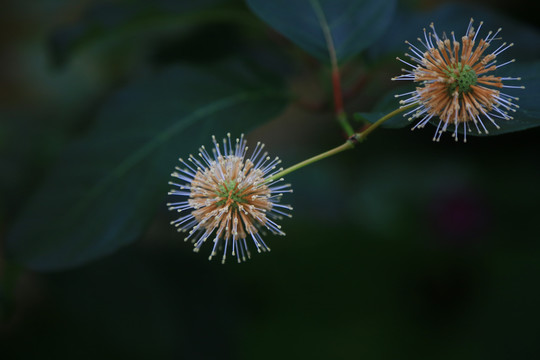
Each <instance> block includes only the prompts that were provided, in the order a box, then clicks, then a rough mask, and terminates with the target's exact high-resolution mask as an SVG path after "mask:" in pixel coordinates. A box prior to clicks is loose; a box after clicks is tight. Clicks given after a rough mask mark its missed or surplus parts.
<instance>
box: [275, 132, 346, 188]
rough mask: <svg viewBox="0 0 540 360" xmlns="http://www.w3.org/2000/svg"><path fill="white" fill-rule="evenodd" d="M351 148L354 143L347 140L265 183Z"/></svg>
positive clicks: (281, 172)
mask: <svg viewBox="0 0 540 360" xmlns="http://www.w3.org/2000/svg"><path fill="white" fill-rule="evenodd" d="M352 148H354V142H353V141H351V140H347V141H346V142H345V143H344V144H341V145H340V146H338V147H336V148H333V149H332V150H328V151H326V152H323V153H322V154H319V155H316V156H313V157H311V158H309V159H307V160H304V161H302V162H299V163H298V164H296V165H293V166H291V167H289V168H287V169H285V170H282V171H280V172H278V173H277V174H275V175H274V176H271V177H269V178H268V180H267V182H270V181H273V180H276V179H279V178H281V177H282V176H285V175H287V174H288V173H291V172H293V171H295V170H298V169H300V168H303V167H304V166H306V165H309V164H312V163H314V162H317V161H319V160H322V159H325V158H327V157H330V156H332V155H335V154H339V153H340V152H342V151H345V150H349V149H352Z"/></svg>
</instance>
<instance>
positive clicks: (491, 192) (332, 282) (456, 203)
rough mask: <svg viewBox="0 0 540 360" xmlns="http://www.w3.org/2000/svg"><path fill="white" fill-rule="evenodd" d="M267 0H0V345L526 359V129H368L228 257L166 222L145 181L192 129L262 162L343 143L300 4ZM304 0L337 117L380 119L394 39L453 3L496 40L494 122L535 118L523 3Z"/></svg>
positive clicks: (171, 353) (183, 150) (536, 270)
mask: <svg viewBox="0 0 540 360" xmlns="http://www.w3.org/2000/svg"><path fill="white" fill-rule="evenodd" d="M271 3H272V4H278V2H275V3H274V2H262V1H254V0H253V1H252V0H249V1H246V3H244V2H243V1H240V0H206V1H197V2H193V1H187V0H186V1H179V0H176V1H173V0H159V1H152V2H147V1H135V0H132V1H128V0H125V1H97V0H95V1H94V0H85V1H67V0H43V1H40V2H18V1H8V2H6V3H5V4H3V5H2V7H3V9H2V11H1V12H0V27H1V28H2V32H0V33H1V35H0V46H1V51H0V65H1V66H0V79H1V82H2V87H1V89H0V174H1V175H0V196H1V198H0V242H1V245H2V246H1V250H0V279H1V283H0V285H1V286H0V303H1V305H2V307H1V311H0V316H2V318H1V319H0V344H1V345H2V346H0V352H1V354H2V355H0V356H1V357H2V358H4V357H5V358H6V359H34V358H36V357H40V358H50V359H64V358H65V359H72V358H80V359H95V358H103V359H108V358H111V359H112V358H115V359H117V358H133V359H147V358H160V359H161V358H165V359H167V358H171V359H173V358H174V359H176V358H186V359H201V358H202V359H204V358H209V359H212V358H220V359H254V358H255V359H266V358H268V359H271V358H272V359H273V358H276V357H282V358H298V357H301V358H307V357H309V358H313V359H328V358H354V357H366V358H378V359H384V358H389V359H396V358H397V359H409V358H410V359H419V358H420V359H423V358H425V359H433V358H436V359H456V358H459V359H479V358H492V359H507V358H523V359H533V358H537V357H538V356H539V355H540V345H538V342H537V341H536V338H537V334H538V323H540V311H539V310H538V306H537V304H538V303H539V301H540V290H539V289H538V287H537V283H538V278H539V277H540V266H539V264H540V261H539V260H540V242H539V240H538V239H539V238H540V236H539V232H538V227H537V219H538V216H540V210H539V208H538V201H539V200H540V188H539V187H538V184H539V183H540V164H539V162H538V161H537V154H538V150H539V148H538V141H537V139H538V136H539V135H540V132H539V128H532V129H529V130H527V131H521V132H512V133H509V134H505V135H504V136H494V137H477V138H472V139H470V140H469V142H468V143H467V144H461V143H458V144H456V143H454V141H453V140H452V139H451V137H450V136H448V137H443V138H442V140H441V143H438V144H433V143H432V142H431V137H432V132H431V131H429V129H425V130H424V131H415V132H412V133H411V132H410V131H409V130H407V129H398V130H390V129H388V130H385V129H381V130H380V131H377V132H376V133H374V134H372V135H371V136H370V138H369V140H368V141H367V142H365V143H363V144H362V145H360V146H359V147H358V149H356V150H354V151H350V152H348V153H345V154H343V155H340V156H338V157H336V158H332V159H331V160H325V161H323V162H321V163H318V164H316V165H313V166H311V167H308V168H305V169H302V170H300V171H298V172H295V173H293V174H291V175H289V176H288V177H287V180H288V181H290V182H291V183H292V184H293V186H294V190H295V193H294V194H293V195H292V196H290V197H288V200H290V202H291V203H292V205H293V206H294V208H295V211H294V217H293V219H290V220H288V219H287V220H286V221H284V222H283V229H284V230H285V231H286V232H287V236H286V237H283V238H282V237H268V242H269V245H270V247H271V248H272V252H271V253H270V254H265V255H256V256H255V257H254V259H252V260H251V262H248V263H246V264H242V265H236V264H234V263H230V264H227V265H225V266H222V265H220V264H218V263H217V262H210V263H209V262H207V261H206V257H205V256H200V255H196V254H193V253H192V251H191V247H190V246H189V244H185V243H184V242H183V241H182V238H181V236H179V235H178V234H177V233H176V231H174V229H173V228H171V227H170V225H169V220H170V219H171V217H172V216H173V215H172V214H168V213H167V211H166V207H165V205H164V204H165V202H166V196H165V194H166V189H167V181H168V173H169V172H170V171H171V170H172V168H173V167H174V166H175V164H176V160H175V159H176V158H177V157H180V156H182V157H186V156H188V154H189V153H192V152H194V151H196V150H197V148H198V147H199V146H200V145H202V144H208V143H209V141H210V136H211V135H212V134H215V135H216V136H222V135H223V134H224V133H226V132H227V131H231V132H233V135H236V134H239V133H240V132H249V134H248V137H249V141H250V143H251V142H252V141H262V142H264V143H266V144H267V148H268V149H269V151H270V152H271V153H272V154H275V155H278V156H279V157H280V158H282V159H283V161H284V165H285V166H288V165H292V164H294V163H296V162H298V161H301V160H304V159H305V158H306V157H308V156H311V155H314V154H317V153H320V152H322V151H325V150H327V149H328V148H330V147H333V146H335V145H337V144H339V143H341V142H342V141H343V138H344V137H343V134H342V133H341V130H340V129H339V127H338V125H337V124H336V123H335V120H334V119H333V116H332V112H333V110H332V104H331V101H330V100H329V99H331V94H330V91H329V80H328V77H329V76H328V68H327V66H326V65H325V62H326V59H324V55H325V53H324V43H323V42H321V41H322V40H324V38H323V37H321V36H322V32H320V31H316V30H315V29H316V27H314V26H315V25H316V24H317V23H316V22H314V21H315V20H316V17H314V13H313V12H302V13H301V14H300V15H302V16H300V17H299V19H300V20H295V17H294V15H295V14H294V12H289V13H286V16H285V15H284V16H283V17H280V13H283V12H284V9H286V7H287V6H291V7H294V8H304V7H306V6H308V4H313V2H310V1H307V0H306V1H304V2H301V1H297V2H294V1H288V2H283V3H282V2H279V7H276V6H277V5H274V7H272V4H271ZM316 3H319V4H320V5H321V8H322V9H323V10H324V11H326V12H327V13H326V16H327V20H329V25H330V29H331V30H332V31H334V32H335V34H339V36H338V37H337V38H336V39H337V43H338V44H341V45H340V46H339V49H343V50H340V51H341V52H339V51H338V53H339V59H340V60H341V63H342V65H343V69H342V70H343V83H344V96H345V100H346V108H347V110H348V111H349V113H351V114H352V113H355V112H358V113H362V114H364V115H366V116H367V115H369V114H372V113H373V112H377V111H385V110H386V109H385V106H387V104H388V101H389V100H391V99H393V97H388V96H387V94H389V93H391V92H396V91H401V90H398V89H396V88H395V86H396V84H395V83H392V82H391V81H390V78H391V77H392V76H395V75H397V74H399V67H400V66H401V65H400V64H399V63H397V62H396V61H395V56H396V55H400V54H402V53H403V52H405V51H406V46H405V44H403V41H404V40H406V39H408V40H410V41H414V39H415V38H416V37H418V36H419V34H420V32H419V30H421V29H422V28H423V27H426V26H427V25H429V23H430V22H431V21H436V22H437V23H436V24H437V30H438V31H447V32H448V31H450V30H455V31H456V33H459V32H460V31H461V29H463V31H464V29H465V28H464V27H465V26H466V24H467V22H468V20H469V18H470V17H471V16H472V17H474V18H475V19H476V20H477V21H480V20H484V21H485V24H484V26H486V29H485V30H486V31H487V30H491V29H496V28H498V27H499V26H501V27H503V31H502V34H501V36H502V37H503V38H504V40H505V41H508V42H514V43H515V44H516V46H514V47H513V48H512V49H511V50H510V51H508V53H509V54H508V55H509V56H511V57H516V59H517V61H516V63H515V64H513V65H515V67H513V68H510V66H509V67H508V71H509V72H510V74H509V75H513V76H521V77H523V79H524V80H523V81H524V82H526V86H527V89H526V90H524V91H523V90H522V91H523V93H522V94H520V95H518V96H519V97H520V105H522V106H521V108H520V113H518V114H516V122H514V123H507V124H505V125H508V126H510V127H509V128H508V127H506V128H504V127H503V132H510V131H515V130H519V129H525V128H528V127H532V126H535V125H536V123H535V120H537V119H538V113H539V110H538V102H537V101H536V99H537V98H538V91H539V90H538V81H539V70H538V69H539V68H538V61H539V57H540V54H539V53H538V49H540V46H538V45H540V44H539V42H540V35H539V34H540V32H539V29H538V25H539V24H538V23H534V22H533V21H535V18H534V17H531V13H532V12H531V11H530V9H529V7H528V6H525V5H526V4H522V3H521V2H520V1H516V2H512V3H508V2H502V1H499V2H483V4H480V5H479V4H471V3H470V2H467V3H461V4H458V5H454V4H443V5H442V6H438V5H439V4H438V3H435V2H433V1H399V2H397V6H396V8H395V11H393V10H392V8H393V7H392V6H390V5H391V4H393V3H394V2H389V3H388V4H389V5H388V7H387V8H385V9H382V10H381V9H380V4H382V3H384V2H378V1H355V2H351V1H345V0H343V1H342V0H340V1H339V2H329V1H323V0H319V1H316ZM353 3H354V4H355V6H359V7H363V6H366V8H369V6H372V7H373V9H375V8H377V9H379V10H381V11H380V12H379V13H378V14H379V15H378V16H380V18H378V17H373V18H370V20H373V21H374V24H375V25H373V26H370V27H369V29H367V30H366V29H365V25H366V22H365V21H364V20H363V16H365V15H366V14H364V13H362V14H359V13H356V12H353V11H350V12H346V14H345V15H344V18H340V17H339V16H337V15H336V14H338V13H339V12H336V11H338V10H339V7H338V6H337V4H341V5H343V6H345V5H347V4H349V5H351V4H353ZM520 4H521V6H520ZM351 6H352V5H351ZM366 8H364V9H366ZM252 10H253V11H254V12H252ZM383 10H384V11H383ZM509 14H511V16H509ZM258 16H260V17H261V19H262V20H261V19H259V18H258ZM356 17H358V18H356ZM280 19H282V20H280ZM376 19H379V21H375V20H376ZM263 20H264V21H263ZM276 21H277V23H276ZM280 21H282V23H280ZM333 24H334V25H333ZM270 26H271V27H274V28H275V29H276V30H277V31H276V30H273V29H272V28H271V27H270ZM304 26H305V29H309V31H308V30H305V29H304ZM379 26H380V27H379ZM299 29H301V30H303V31H298V30H299ZM351 34H354V36H352V37H350V38H349V37H348V36H349V35H351ZM306 36H307V38H306ZM310 36H312V37H310ZM354 37H358V38H359V40H358V41H354V40H355V39H354ZM302 48H303V49H305V50H307V52H304V51H303V50H301V49H302ZM312 56H314V57H312ZM321 60H322V61H321ZM398 85H399V84H398ZM276 94H277V95H278V96H277V97H276ZM290 94H293V96H294V97H293V98H291V97H290ZM231 99H244V100H246V102H242V101H240V102H234V101H233V102H232V103H230V101H231ZM381 99H382V100H381ZM226 104H230V105H231V107H227V106H225V107H223V108H220V105H226ZM287 104H289V106H286V105H287ZM218 108H219V109H218ZM283 109H285V110H283ZM369 116H371V115H369ZM364 119H366V117H364ZM367 120H369V119H367ZM402 120H403V119H401V118H398V119H394V120H393V122H392V123H390V125H391V127H395V128H398V127H401V125H402ZM357 125H358V124H357ZM507 130H508V131H507ZM139 160H140V161H139ZM96 189H99V191H98V190H96ZM81 204H82V205H81ZM119 234H122V235H119ZM8 235H9V237H8ZM20 239H24V240H20ZM117 250H119V251H117ZM203 250H204V249H203ZM105 255H107V256H105ZM86 262H89V263H88V264H86V265H84V266H82V264H83V263H86ZM20 265H24V266H23V267H22V268H21V267H20ZM77 265H78V267H76V268H73V269H69V270H64V271H56V272H51V273H39V272H32V271H28V270H25V269H27V268H28V267H32V268H35V269H42V270H44V269H47V270H53V269H56V270H59V269H65V268H66V267H74V266H77Z"/></svg>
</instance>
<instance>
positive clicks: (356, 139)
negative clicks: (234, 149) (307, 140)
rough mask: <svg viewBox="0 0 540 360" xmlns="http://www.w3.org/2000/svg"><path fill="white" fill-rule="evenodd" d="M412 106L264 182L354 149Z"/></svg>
mask: <svg viewBox="0 0 540 360" xmlns="http://www.w3.org/2000/svg"><path fill="white" fill-rule="evenodd" d="M414 106H417V104H416V103H415V104H410V105H408V106H404V107H401V108H398V109H396V110H394V111H392V112H390V113H388V114H386V115H385V116H383V117H381V118H380V119H379V120H377V121H375V122H374V123H373V124H371V125H370V126H369V127H368V128H367V129H365V130H364V131H362V132H360V133H353V134H352V135H351V136H350V137H349V138H348V139H347V141H345V142H344V143H343V144H341V145H339V146H338V147H335V148H333V149H330V150H328V151H326V152H323V153H322V154H319V155H315V156H313V157H311V158H309V159H307V160H304V161H301V162H299V163H298V164H295V165H293V166H291V167H288V168H287V169H285V170H282V171H280V172H278V173H276V174H274V175H272V176H270V177H269V178H268V179H267V180H266V181H268V182H270V181H275V180H277V179H279V178H281V177H283V176H285V175H287V174H290V173H292V172H293V171H296V170H298V169H301V168H303V167H304V166H307V165H310V164H313V163H315V162H317V161H320V160H323V159H326V158H328V157H330V156H333V155H336V154H339V153H340V152H343V151H345V150H349V149H353V148H354V147H355V145H356V144H357V143H360V142H362V141H364V140H365V139H366V137H367V136H368V135H369V134H370V133H371V132H373V130H375V129H377V128H378V127H379V126H381V125H382V124H383V123H384V122H385V121H387V120H388V119H390V118H392V117H394V116H396V115H398V114H400V113H402V112H404V111H406V110H408V109H410V108H412V107H414Z"/></svg>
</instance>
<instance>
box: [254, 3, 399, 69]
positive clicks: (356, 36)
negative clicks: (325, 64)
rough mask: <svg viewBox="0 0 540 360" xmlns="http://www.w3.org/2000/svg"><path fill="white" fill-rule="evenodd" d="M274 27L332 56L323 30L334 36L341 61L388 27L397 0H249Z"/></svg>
mask: <svg viewBox="0 0 540 360" xmlns="http://www.w3.org/2000/svg"><path fill="white" fill-rule="evenodd" d="M247 3H248V5H249V6H250V7H251V9H252V10H253V11H254V12H255V13H256V14H257V15H258V16H259V17H261V18H262V19H263V20H264V21H266V22H267V23H268V24H269V25H270V26H272V27H273V28H274V29H276V30H277V31H279V32H280V33H282V34H283V35H285V36H286V37H288V38H289V39H290V40H292V41H293V42H295V43H296V44H298V45H299V46H300V47H302V48H303V49H304V50H306V51H308V52H309V53H311V54H312V55H314V56H316V57H317V58H319V59H320V60H323V61H328V60H329V52H328V51H329V50H328V44H327V42H326V39H325V35H324V30H323V29H328V31H329V33H330V36H331V37H332V40H333V43H334V47H335V51H336V55H337V58H338V60H339V61H344V60H346V59H348V58H350V57H352V56H354V55H356V54H358V53H359V52H360V51H362V50H364V49H365V48H367V47H368V46H369V45H371V44H372V43H373V42H374V41H375V40H376V39H377V38H378V37H379V36H380V35H381V34H382V33H383V31H384V30H385V29H386V27H387V25H388V24H389V22H390V20H391V18H392V16H393V14H394V8H395V1H394V0H388V1H376V0H296V1H290V0H274V1H267V0H247Z"/></svg>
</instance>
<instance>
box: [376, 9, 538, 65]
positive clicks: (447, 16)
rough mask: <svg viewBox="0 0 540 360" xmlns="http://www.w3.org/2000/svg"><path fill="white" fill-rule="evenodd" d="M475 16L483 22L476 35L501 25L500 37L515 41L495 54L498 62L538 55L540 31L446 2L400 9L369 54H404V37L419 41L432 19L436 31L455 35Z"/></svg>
mask: <svg viewBox="0 0 540 360" xmlns="http://www.w3.org/2000/svg"><path fill="white" fill-rule="evenodd" d="M471 17H472V18H474V19H475V22H474V23H475V27H476V28H477V27H478V24H479V23H480V21H483V22H484V24H483V25H482V28H481V29H480V33H479V36H480V37H485V36H486V35H487V33H488V32H489V31H490V30H492V31H496V30H497V29H498V28H502V30H501V32H500V33H499V35H500V37H501V38H502V40H503V41H506V42H508V43H512V42H513V43H514V46H513V47H512V48H511V49H509V50H508V51H506V52H504V53H503V54H501V55H502V56H500V57H497V59H498V60H500V61H501V62H500V63H501V64H502V63H503V59H505V58H506V57H508V60H510V59H512V58H516V60H518V61H522V62H523V61H535V60H537V59H539V58H540V32H538V30H537V29H535V28H534V27H531V26H529V25H526V24H524V23H523V22H519V21H515V20H513V19H511V18H509V17H507V16H504V15H501V14H498V13H495V12H494V11H493V10H491V9H489V8H486V7H481V6H477V5H471V4H446V5H443V6H440V7H438V8H436V9H435V10H433V11H429V12H411V11H399V12H397V13H396V16H395V17H394V19H393V20H392V23H391V24H390V25H389V26H388V27H387V29H386V31H385V33H384V35H382V36H381V38H380V39H379V41H377V42H376V43H375V44H373V46H371V47H370V49H369V51H368V54H369V55H370V57H371V58H372V59H373V60H375V61H376V60H378V59H379V58H380V57H382V56H390V55H392V56H396V55H398V56H403V55H402V54H403V53H405V52H408V45H406V44H405V40H408V41H410V42H411V43H413V44H414V45H418V44H419V42H418V41H417V40H416V39H417V38H418V37H421V38H423V30H422V29H424V28H426V30H430V29H429V24H430V23H432V22H433V23H434V25H435V28H436V29H437V32H438V33H439V35H441V34H442V33H443V32H445V33H446V34H447V35H448V36H450V33H451V32H452V31H454V32H455V36H456V38H458V36H459V38H461V36H463V35H464V34H465V31H466V30H467V26H468V24H469V20H470V19H471Z"/></svg>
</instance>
